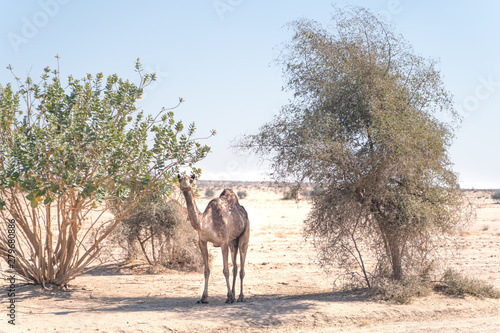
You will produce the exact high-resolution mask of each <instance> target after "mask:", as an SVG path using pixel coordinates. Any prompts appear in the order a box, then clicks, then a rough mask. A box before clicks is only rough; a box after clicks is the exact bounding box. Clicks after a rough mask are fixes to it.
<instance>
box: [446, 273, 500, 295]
mask: <svg viewBox="0 0 500 333" xmlns="http://www.w3.org/2000/svg"><path fill="white" fill-rule="evenodd" d="M437 289H438V290H442V291H443V292H444V293H445V294H447V295H454V296H465V295H472V296H475V297H479V298H484V297H489V298H500V291H499V290H497V289H495V288H494V287H493V286H492V285H491V284H489V283H487V282H484V281H481V280H477V279H473V278H470V277H466V276H464V275H462V274H460V273H459V272H457V271H455V270H453V269H448V270H447V271H446V272H445V273H444V276H443V281H442V283H441V284H439V285H438V286H437Z"/></svg>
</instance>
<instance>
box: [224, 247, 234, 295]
mask: <svg viewBox="0 0 500 333" xmlns="http://www.w3.org/2000/svg"><path fill="white" fill-rule="evenodd" d="M221 250H222V264H223V266H224V268H223V270H222V272H223V273H224V277H225V278H226V286H227V299H226V303H233V302H234V294H233V292H232V291H231V287H230V285H229V245H228V244H227V243H226V244H223V245H222V246H221Z"/></svg>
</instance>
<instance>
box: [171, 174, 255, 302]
mask: <svg viewBox="0 0 500 333" xmlns="http://www.w3.org/2000/svg"><path fill="white" fill-rule="evenodd" d="M178 178H179V186H180V188H181V191H182V192H183V193H184V197H185V199H186V206H187V210H188V216H189V221H190V222H191V225H192V226H193V228H194V229H195V230H196V231H198V245H199V246H200V251H201V254H202V256H203V263H204V268H205V269H204V271H205V272H204V275H205V288H204V290H203V295H202V296H201V300H200V301H199V303H208V301H207V298H208V279H209V277H210V268H209V267H208V249H207V242H210V243H212V244H213V245H214V246H216V247H221V251H222V260H223V266H224V268H223V273H224V277H225V278H226V286H227V300H226V303H232V302H234V300H235V297H234V294H235V284H236V275H237V272H238V266H237V264H236V256H237V253H238V250H239V251H240V266H241V267H240V279H241V285H240V295H239V297H238V301H239V302H242V301H244V300H245V298H244V297H243V279H244V277H245V258H246V254H247V250H248V241H249V237H250V222H249V220H248V214H247V212H246V210H245V208H244V207H243V206H241V205H240V204H239V202H238V197H237V196H236V194H234V192H233V191H232V190H230V189H225V190H224V191H222V193H221V195H220V196H219V197H218V198H215V199H213V200H211V201H210V202H209V203H208V205H207V208H206V209H205V211H204V212H203V213H201V212H200V211H199V210H198V207H197V206H196V203H195V200H194V193H193V188H192V184H193V180H194V178H193V177H188V176H180V175H179V176H178ZM229 250H231V259H232V262H233V285H232V288H230V286H229V263H228V261H229V259H228V252H229Z"/></svg>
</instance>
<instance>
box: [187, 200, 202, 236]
mask: <svg viewBox="0 0 500 333" xmlns="http://www.w3.org/2000/svg"><path fill="white" fill-rule="evenodd" d="M183 193H184V198H185V199H186V206H187V210H188V217H189V221H190V222H191V225H192V226H193V228H194V229H195V230H201V223H200V215H201V213H200V211H199V210H198V207H197V206H196V202H195V201H194V193H193V190H191V191H187V192H183Z"/></svg>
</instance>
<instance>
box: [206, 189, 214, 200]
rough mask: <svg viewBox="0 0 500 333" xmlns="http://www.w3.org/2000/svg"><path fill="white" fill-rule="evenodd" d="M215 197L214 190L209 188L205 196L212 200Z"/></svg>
mask: <svg viewBox="0 0 500 333" xmlns="http://www.w3.org/2000/svg"><path fill="white" fill-rule="evenodd" d="M214 195H215V192H214V190H213V189H211V188H207V190H206V191H205V196H206V197H207V198H212V197H213V196H214Z"/></svg>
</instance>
